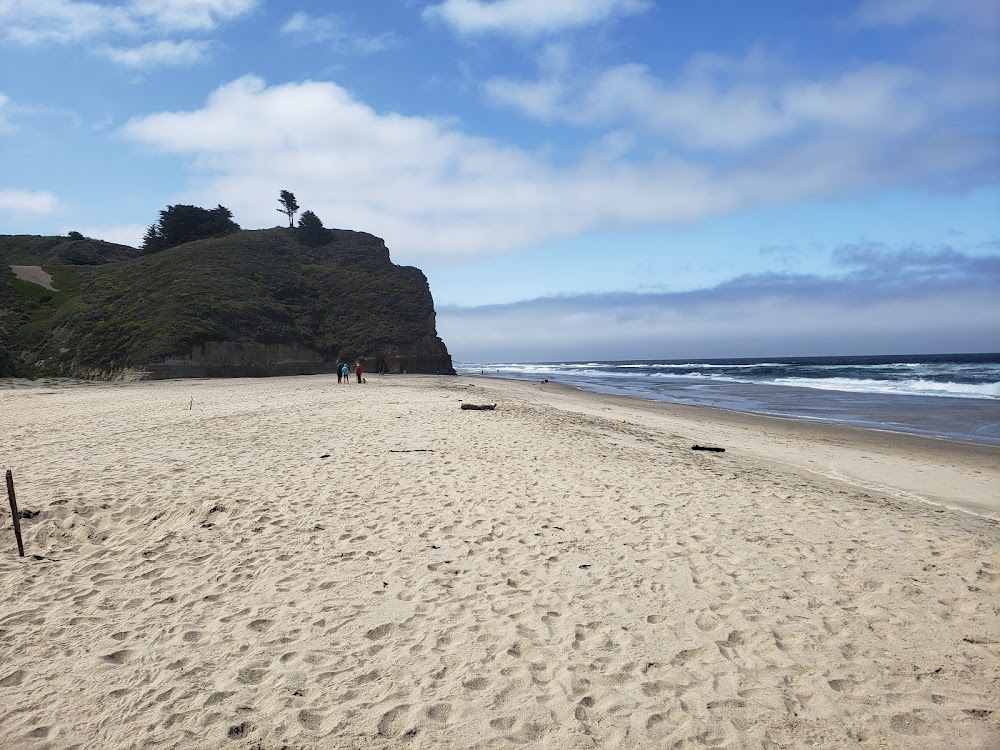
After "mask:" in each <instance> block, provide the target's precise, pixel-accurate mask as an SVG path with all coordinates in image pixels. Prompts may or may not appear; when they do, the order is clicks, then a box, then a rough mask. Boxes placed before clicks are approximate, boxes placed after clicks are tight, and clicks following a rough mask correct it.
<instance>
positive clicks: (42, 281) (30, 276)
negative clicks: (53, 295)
mask: <svg viewBox="0 0 1000 750" xmlns="http://www.w3.org/2000/svg"><path fill="white" fill-rule="evenodd" d="M10 270H11V271H13V272H14V275H15V276H16V277H17V278H19V279H21V281H30V282H31V283H32V284H38V286H41V287H45V288H46V289H49V290H50V291H53V292H54V291H56V288H55V287H54V286H52V276H51V275H50V274H49V273H48V272H47V271H44V270H42V267H41V266H11V267H10Z"/></svg>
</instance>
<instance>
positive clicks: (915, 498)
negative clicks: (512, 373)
mask: <svg viewBox="0 0 1000 750" xmlns="http://www.w3.org/2000/svg"><path fill="white" fill-rule="evenodd" d="M462 403H474V404H486V403H490V404H492V403H496V404H497V408H496V409H495V410H494V411H476V410H462V409H460V406H461V404H462ZM0 424H2V429H0V456H2V458H3V464H4V465H0V469H11V470H12V471H13V476H14V481H15V485H16V491H17V500H18V504H19V506H20V508H21V510H22V511H23V515H24V516H25V517H24V518H23V519H22V521H21V527H22V531H23V536H24V543H25V547H26V552H27V556H26V557H24V558H18V557H17V553H16V545H15V541H14V535H13V531H12V526H11V523H10V519H9V516H7V517H5V520H4V522H3V528H2V530H0V747H3V748H7V749H11V750H14V749H18V750H19V749H20V748H32V749H34V748H52V749H58V750H64V749H69V748H79V750H84V749H85V748H102V749H104V750H115V749H117V748H233V750H251V749H254V750H271V749H272V748H273V749H274V750H277V749H278V748H316V749H323V748H516V747H525V748H560V749H561V748H569V749H571V750H577V749H582V748H803V747H822V748H917V747H927V748H938V747H949V748H991V747H998V746H1000V697H998V695H1000V694H998V685H1000V618H998V611H1000V559H998V550H1000V527H998V522H997V519H998V518H1000V508H998V507H997V506H998V502H1000V501H998V492H997V490H998V487H1000V484H998V474H1000V468H998V467H1000V461H998V460H997V459H998V457H1000V449H997V448H987V447H977V446H965V445H961V444H956V443H947V442H944V441H935V440H930V439H922V438H915V437H907V436H899V435H891V434H888V433H875V432H864V431H859V430H850V429H844V428H835V427H832V426H821V425H807V424H803V423H795V422H788V421H784V420H777V419H766V418H755V417H746V416H740V415H734V414H730V413H726V412H719V411H715V410H712V409H707V408H682V407H672V406H669V405H665V404H652V403H644V402H639V401H630V400H627V399H620V398H619V399H616V398H611V397H603V396H598V395H594V394H584V393H579V392H575V391H571V390H569V389H566V388H561V387H558V386H555V385H553V384H540V383H528V382H505V381H497V380H491V379H488V378H468V377H458V378H455V377H451V378H447V377H440V378H438V377H429V376H428V377H420V376H405V377H400V376H388V377H384V378H379V377H377V376H376V377H369V378H368V382H367V383H366V384H364V385H356V384H351V385H350V386H338V385H337V383H336V381H335V380H334V379H331V378H329V377H303V378H274V379H266V380H216V381H208V380H199V381H171V382H159V383H134V384H82V383H67V382H56V381H44V382H41V381H40V382H34V383H24V382H13V381H8V382H6V383H5V384H0ZM696 444H698V445H708V446H712V447H723V448H725V452H708V451H693V450H692V446H693V445H696Z"/></svg>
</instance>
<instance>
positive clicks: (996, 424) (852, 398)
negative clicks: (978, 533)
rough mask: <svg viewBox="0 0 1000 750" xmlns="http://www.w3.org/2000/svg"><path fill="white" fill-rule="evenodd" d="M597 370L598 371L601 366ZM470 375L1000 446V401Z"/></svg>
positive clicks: (713, 383) (771, 386)
mask: <svg viewBox="0 0 1000 750" xmlns="http://www.w3.org/2000/svg"><path fill="white" fill-rule="evenodd" d="M595 366H596V365H595ZM460 372H465V373H467V374H468V375H470V376H481V377H492V378H498V379H510V380H522V381H525V382H539V381H540V380H541V379H542V378H549V379H551V381H552V382H558V383H561V384H563V385H567V386H570V387H574V388H579V389H580V390H583V391H586V392H589V393H600V394H603V395H614V396H622V397H625V398H634V399H639V400H644V401H656V402H660V403H672V404H679V405H686V406H709V407H712V408H718V409H723V410H727V411H736V412H739V413H746V414H758V415H761V416H770V417H779V418H786V419H801V420H806V421H813V422H819V423H824V424H835V425H845V426H849V427H858V428H862V429H881V430H885V431H887V432H901V433H905V434H913V435H920V436H923V437H932V438H938V439H942V440H954V441H958V442H966V443H974V444H977V445H990V446H995V447H1000V398H997V397H994V398H973V397H970V396H958V395H950V396H931V395H929V394H926V393H924V394H921V393H905V392H898V391H894V392H879V391H865V390H860V391H859V390H854V389H839V388H821V387H815V386H810V385H809V384H807V383H798V384H791V383H782V384H779V383H768V382H754V381H750V380H747V381H738V380H724V379H723V380H713V379H711V378H708V379H706V380H704V381H703V380H701V379H699V378H693V379H689V380H685V379H684V378H682V377H678V379H677V380H676V382H673V383H672V385H671V386H669V387H668V386H667V384H666V383H664V382H658V381H655V380H651V381H645V380H642V379H629V378H625V379H624V380H622V379H619V375H620V373H618V372H615V373H614V374H613V375H612V376H611V377H610V378H609V379H607V380H603V379H600V378H595V377H590V376H586V377H585V376H581V375H577V374H575V373H574V372H573V371H572V370H568V371H565V372H563V371H560V370H558V369H557V370H555V371H553V372H551V373H546V372H545V371H544V370H543V371H540V372H538V373H532V374H531V375H526V373H523V372H522V373H518V372H517V371H516V370H511V371H510V372H503V371H502V370H497V371H493V370H486V371H485V372H481V371H480V370H479V369H475V370H473V369H465V368H461V369H460Z"/></svg>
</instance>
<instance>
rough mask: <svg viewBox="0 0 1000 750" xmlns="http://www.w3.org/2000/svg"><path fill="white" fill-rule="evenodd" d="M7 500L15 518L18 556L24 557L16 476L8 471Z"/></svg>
mask: <svg viewBox="0 0 1000 750" xmlns="http://www.w3.org/2000/svg"><path fill="white" fill-rule="evenodd" d="M7 499H8V500H10V514H11V516H13V518H14V536H15V537H17V554H18V555H20V556H21V557H24V541H23V540H22V539H21V516H20V514H19V513H18V512H17V498H16V497H15V496H14V474H13V473H12V472H11V470H10V469H7Z"/></svg>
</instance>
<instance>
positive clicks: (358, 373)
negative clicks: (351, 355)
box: [354, 362, 361, 383]
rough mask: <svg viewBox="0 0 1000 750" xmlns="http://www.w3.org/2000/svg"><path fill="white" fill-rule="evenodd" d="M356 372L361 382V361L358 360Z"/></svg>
mask: <svg viewBox="0 0 1000 750" xmlns="http://www.w3.org/2000/svg"><path fill="white" fill-rule="evenodd" d="M354 374H355V375H357V376H358V383H360V382H361V363H360V362H358V364H357V366H355V368H354Z"/></svg>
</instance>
